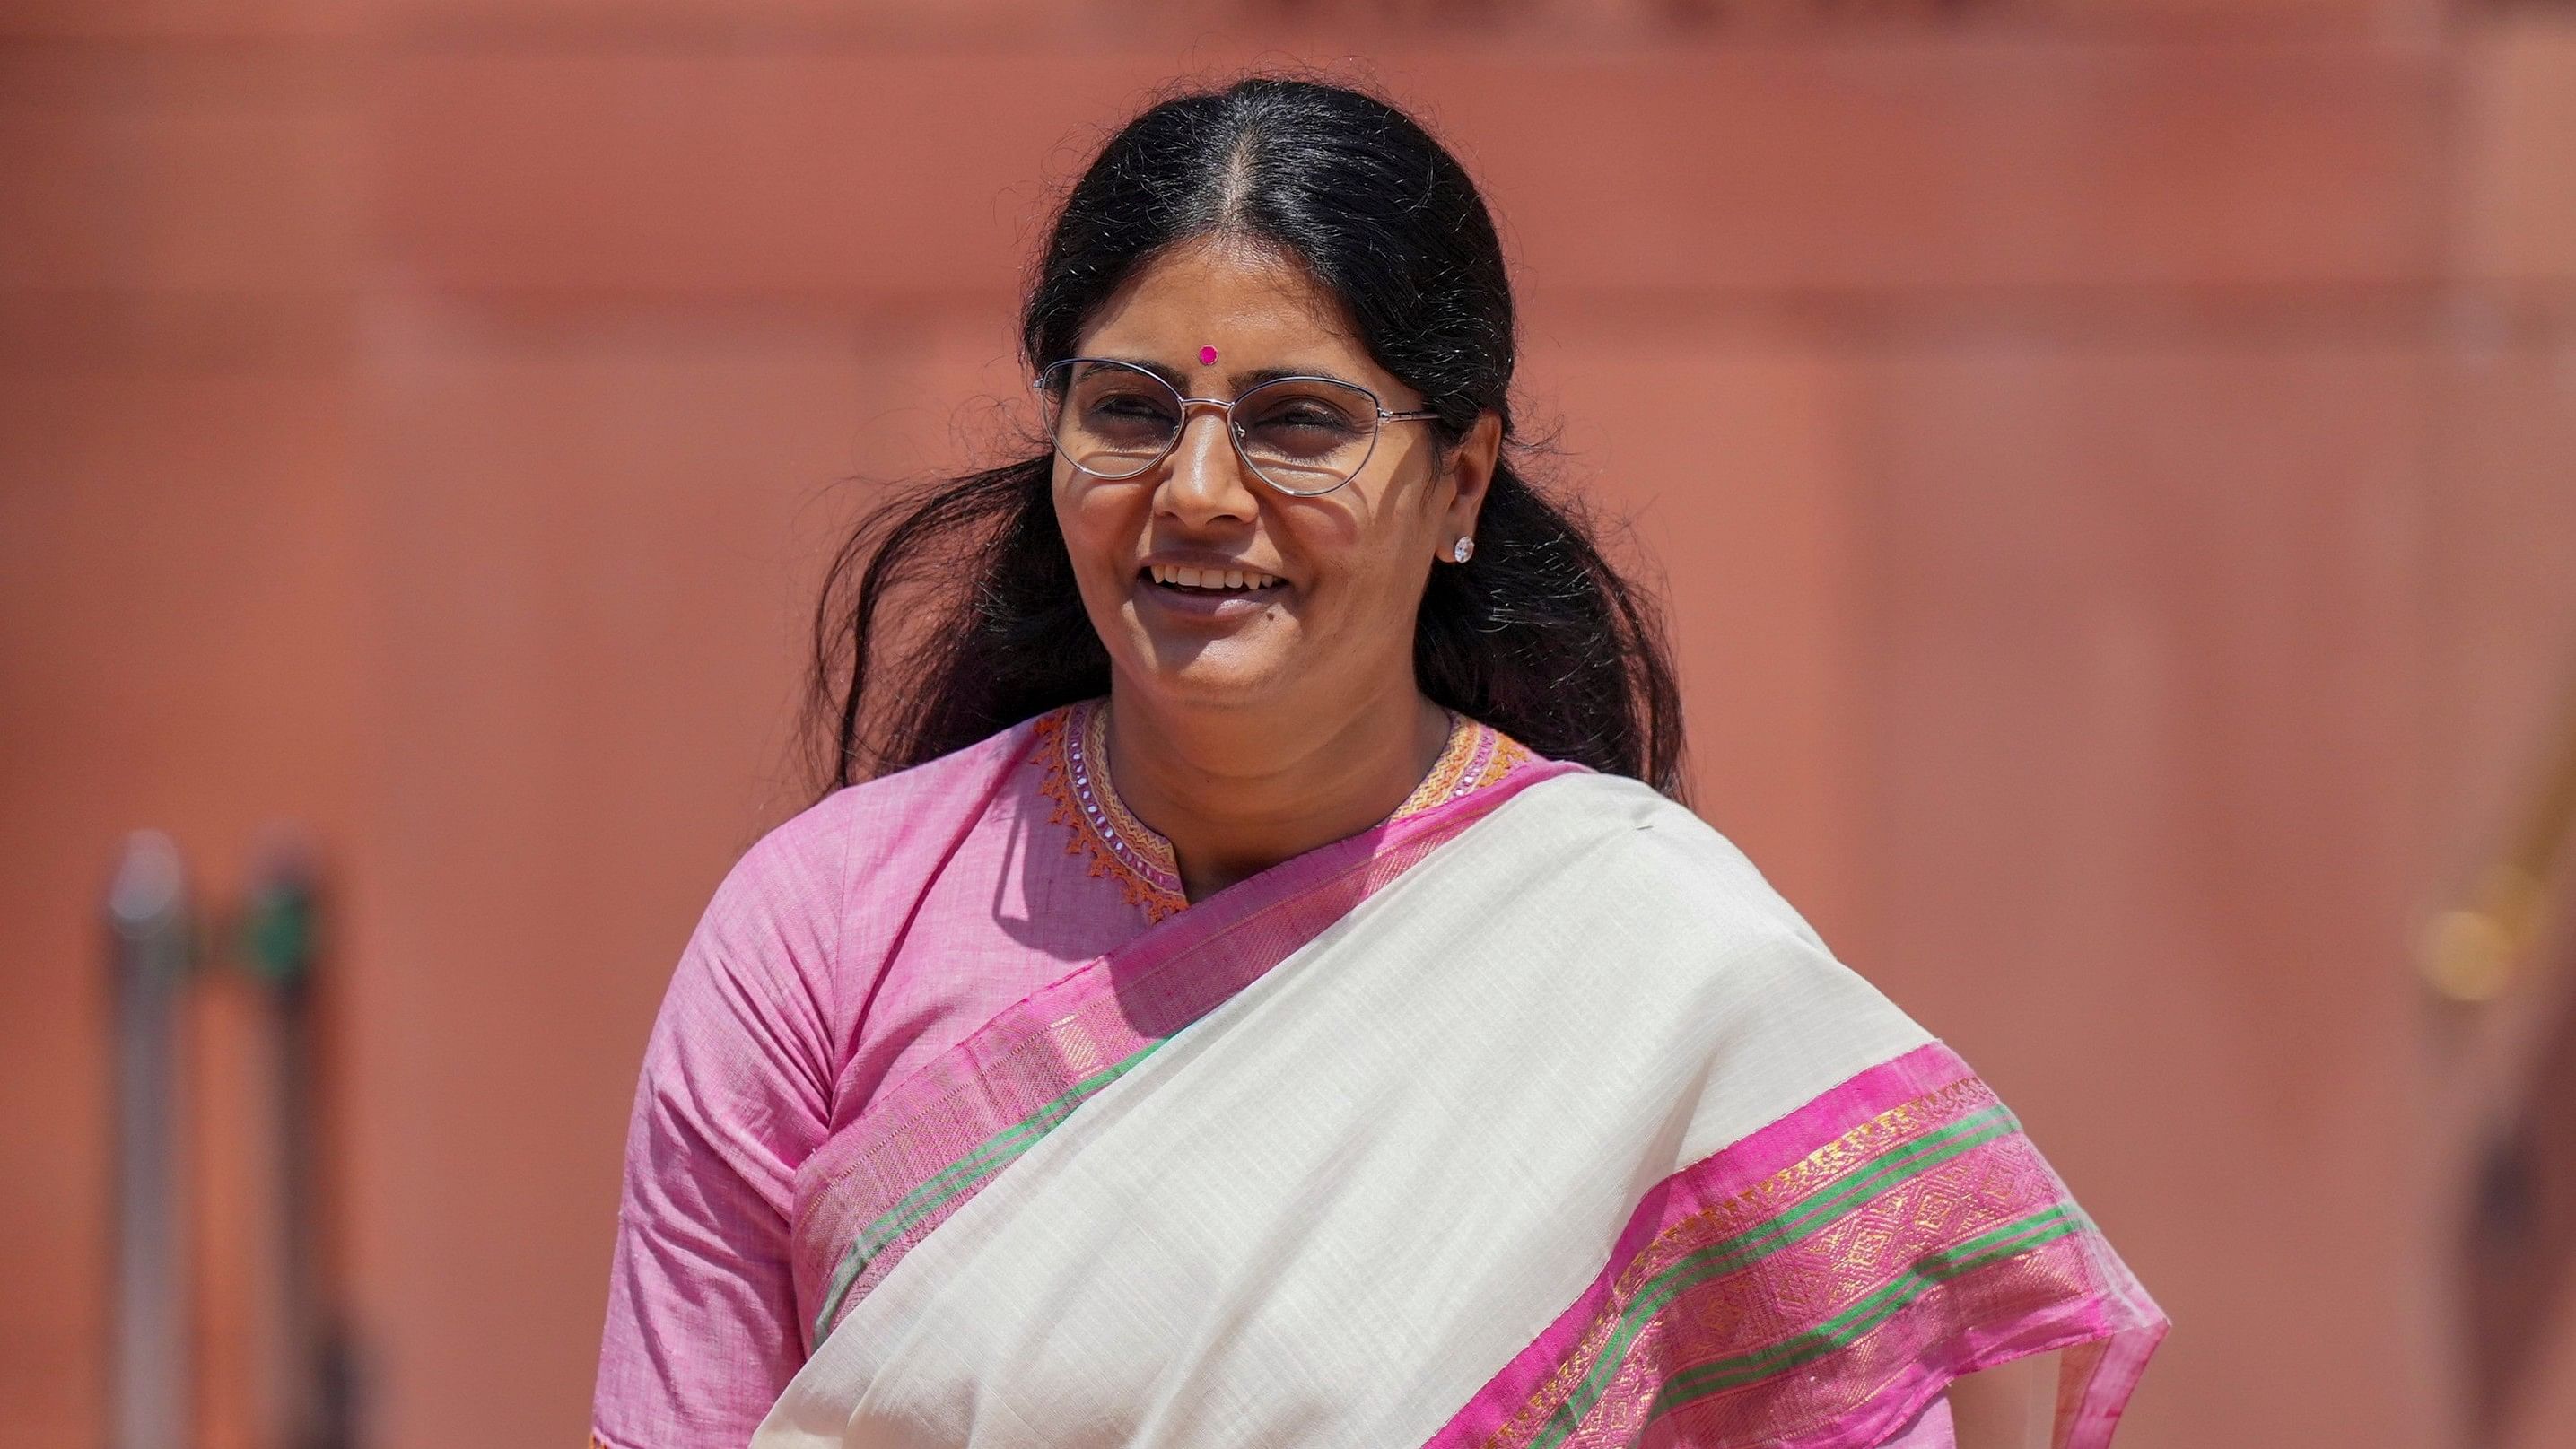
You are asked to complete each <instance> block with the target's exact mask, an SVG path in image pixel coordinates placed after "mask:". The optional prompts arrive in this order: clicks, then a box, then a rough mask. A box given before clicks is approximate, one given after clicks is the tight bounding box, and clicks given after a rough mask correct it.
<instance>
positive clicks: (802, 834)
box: [683, 716, 1048, 1015]
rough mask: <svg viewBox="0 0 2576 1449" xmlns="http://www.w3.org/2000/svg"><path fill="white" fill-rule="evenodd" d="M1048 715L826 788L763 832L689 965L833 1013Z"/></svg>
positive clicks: (1023, 756) (728, 884)
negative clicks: (875, 936)
mask: <svg viewBox="0 0 2576 1449" xmlns="http://www.w3.org/2000/svg"><path fill="white" fill-rule="evenodd" d="M1046 718H1048V716H1041V717H1040V718H1039V719H1037V720H1029V721H1024V722H1022V723H1020V724H1017V725H1014V726H1012V727H1011V728H1009V729H1006V730H1003V731H1001V732H1000V733H999V734H995V735H992V736H989V737H987V738H985V739H983V740H981V741H978V742H977V743H975V744H972V745H969V746H967V747H966V748H965V749H962V750H959V751H956V752H955V753H953V754H949V755H943V756H941V757H940V758H938V759H936V760H931V761H928V762H926V763H924V764H920V765H916V766H913V767H912V768H910V769H907V770H899V771H897V772H895V773H893V774H890V775H883V776H879V777H878V778H876V779H874V780H869V781H866V782H863V783H861V784H857V785H851V786H848V787H846V788H843V789H840V790H835V791H833V792H832V793H831V794H830V795H827V796H825V797H824V798H823V799H821V800H818V801H816V802H815V803H814V804H812V805H810V806H808V807H807V808H805V809H804V810H802V811H799V812H798V813H797V814H796V815H795V816H794V817H792V818H790V819H788V820H787V821H785V822H783V823H781V824H780V825H778V826H777V827H776V828H774V829H772V830H770V831H769V832H768V833H767V834H765V835H763V836H762V837H761V838H760V839H759V840H758V841H757V842H756V843H755V844H753V845H752V847H751V848H750V849H749V850H747V851H745V852H743V854H742V856H741V858H740V859H738V860H737V861H735V863H734V865H733V868H732V869H731V870H730V871H728V872H727V873H726V875H725V878H724V881H723V883H722V884H720V885H719V886H717V888H716V891H715V895H714V897H713V898H712V899H711V900H710V901H709V902H708V904H707V909H706V913H705V915H704V916H703V917H702V918H701V919H700V921H699V924H698V928H697V931H696V933H695V935H694V936H693V937H692V939H691V942H690V949H689V957H690V958H691V962H694V963H696V964H698V965H701V966H704V967H712V968H714V969H715V970H716V971H718V972H719V973H720V974H722V975H724V976H726V977H729V978H732V979H733V980H735V981H737V982H739V983H743V984H746V985H749V986H751V987H753V988H754V989H756V990H758V991H760V992H761V993H763V994H772V995H776V994H792V995H797V996H802V997H805V998H807V999H808V1000H809V1001H810V1002H811V1003H812V1004H814V1005H815V1006H817V1007H820V1008H822V1009H823V1014H825V1015H830V1014H831V1013H830V1010H829V1007H830V1002H831V999H832V998H833V997H834V996H835V995H836V994H838V992H837V989H836V988H837V987H838V986H839V985H840V982H839V978H840V977H841V976H843V975H844V974H845V973H846V971H847V970H848V969H849V967H850V965H851V958H852V955H853V953H854V952H858V953H864V947H865V939H866V937H867V935H868V934H869V931H868V928H869V925H870V923H871V921H872V919H873V918H874V917H876V916H879V915H890V916H893V917H897V918H899V917H900V916H901V915H903V914H904V913H906V912H908V911H909V909H910V906H911V903H912V901H913V900H914V899H916V898H917V897H918V895H919V894H920V892H921V890H922V889H924V888H926V886H927V884H928V882H929V880H930V879H931V878H932V877H933V876H935V875H936V874H937V871H938V869H939V866H940V864H941V862H943V861H944V860H946V859H947V858H948V856H949V855H950V854H951V852H952V850H953V847H954V845H955V843H956V841H957V840H958V839H960V838H962V837H963V836H964V834H965V833H966V832H967V831H968V830H970V829H972V828H973V827H974V825H975V823H976V821H977V820H979V819H980V818H982V816H983V814H984V812H985V810H986V809H987V808H988V807H989V806H990V804H991V803H992V801H993V798H994V797H995V795H996V794H998V793H999V792H1000V791H1002V790H1003V789H1004V788H1005V787H1006V786H1007V785H1008V783H1009V781H1010V779H1011V777H1012V775H1013V773H1014V772H1015V771H1016V770H1018V769H1019V768H1020V767H1021V766H1022V765H1024V764H1025V763H1026V762H1027V761H1028V759H1029V757H1030V755H1031V753H1032V750H1033V741H1034V738H1035V735H1036V732H1037V730H1038V728H1039V726H1040V724H1041V723H1042V721H1043V720H1044V719H1046ZM880 907H882V908H883V909H879V908H880ZM691 962H684V963H683V972H684V974H685V973H686V972H687V970H688V969H689V966H690V964H691Z"/></svg>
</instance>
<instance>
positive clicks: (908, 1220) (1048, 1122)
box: [813, 1041, 1163, 1344]
mask: <svg viewBox="0 0 2576 1449" xmlns="http://www.w3.org/2000/svg"><path fill="white" fill-rule="evenodd" d="M1162 1044H1163V1043H1162V1042H1160V1041H1153V1042H1147V1043H1146V1044H1145V1045H1144V1046H1142V1047H1139V1048H1137V1049H1136V1051H1135V1052H1134V1054H1132V1055H1130V1056H1129V1057H1127V1058H1126V1059H1125V1060H1124V1061H1121V1062H1119V1063H1118V1064H1117V1065H1115V1066H1111V1067H1107V1068H1104V1069H1102V1070H1100V1071H1097V1072H1094V1073H1092V1074H1091V1075H1090V1076H1087V1077H1085V1078H1083V1079H1082V1080H1081V1081H1078V1082H1076V1083H1074V1084H1073V1085H1072V1086H1070V1087H1068V1088H1066V1089H1065V1090H1064V1092H1063V1094H1062V1095H1060V1096H1058V1097H1056V1098H1055V1099H1054V1100H1053V1101H1051V1102H1048V1103H1047V1104H1046V1105H1045V1106H1042V1107H1040V1108H1038V1109H1037V1110H1036V1111H1035V1112H1032V1113H1030V1114H1029V1115H1028V1116H1027V1117H1024V1118H1022V1119H1021V1120H1020V1121H1018V1122H1016V1123H1014V1124H1012V1125H1011V1126H1009V1127H1005V1128H1003V1129H1002V1130H1001V1131H999V1132H996V1133H994V1134H993V1135H992V1136H990V1137H987V1138H985V1139H984V1140H983V1142H982V1143H980V1144H978V1145H977V1146H976V1148H975V1150H974V1151H972V1152H969V1153H967V1154H966V1155H965V1156H963V1157H961V1158H959V1159H957V1160H956V1161H955V1162H952V1163H950V1164H948V1165H947V1166H946V1167H943V1168H941V1169H940V1170H939V1171H937V1172H934V1173H932V1174H931V1175H930V1176H929V1177H927V1178H924V1179H922V1181H921V1184H920V1185H919V1186H917V1187H915V1188H914V1189H913V1190H912V1191H910V1192H907V1193H905V1194H904V1195H903V1196H902V1197H901V1198H899V1199H897V1200H896V1202H895V1205H894V1206H893V1207H890V1208H888V1209H886V1210H885V1212H884V1213H882V1214H880V1215H879V1216H878V1217H877V1219H876V1221H874V1222H872V1223H869V1224H868V1225H867V1227H866V1228H864V1229H862V1230H861V1231H860V1233H859V1235H858V1237H857V1238H856V1239H855V1240H854V1241H852V1242H851V1244H850V1250H849V1251H848V1252H847V1253H845V1254H843V1255H842V1257H841V1262H840V1266H839V1267H837V1268H835V1269H833V1270H832V1283H831V1286H830V1287H829V1288H828V1289H826V1290H825V1292H824V1295H823V1307H822V1311H821V1312H819V1313H817V1314H815V1315H814V1338H813V1341H814V1342H815V1343H818V1344H819V1343H821V1342H822V1341H823V1338H824V1336H825V1335H826V1334H827V1333H829V1332H830V1330H831V1325H832V1315H833V1314H834V1313H835V1312H837V1311H838V1310H839V1309H840V1306H841V1300H842V1299H843V1298H845V1297H847V1296H848V1295H849V1291H850V1288H851V1285H853V1284H855V1283H857V1282H858V1281H859V1275H860V1274H862V1273H864V1272H866V1271H867V1270H868V1264H869V1263H870V1262H872V1261H874V1260H875V1258H876V1256H877V1255H878V1254H879V1253H882V1252H884V1251H885V1250H886V1249H887V1248H888V1247H890V1246H892V1245H893V1243H894V1242H895V1240H896V1239H898V1238H900V1237H902V1236H903V1235H904V1234H905V1233H908V1232H910V1231H911V1230H912V1229H913V1228H914V1227H915V1226H916V1225H918V1224H919V1223H920V1222H921V1220H922V1219H924V1218H926V1217H929V1216H930V1215H931V1214H932V1213H935V1212H937V1211H938V1210H939V1209H940V1208H941V1207H942V1206H944V1205H946V1204H947V1203H948V1202H949V1201H950V1200H952V1199H954V1198H956V1197H957V1196H959V1195H960V1194H962V1193H964V1192H966V1191H967V1190H968V1189H970V1188H972V1187H974V1186H975V1185H976V1184H977V1183H980V1182H982V1181H983V1180H985V1179H986V1178H989V1177H991V1176H992V1175H993V1174H995V1173H997V1172H999V1171H1001V1170H1002V1169H1003V1168H1004V1167H1006V1166H1008V1165H1010V1163H1011V1162H1013V1161H1014V1160H1016V1159H1017V1158H1018V1157H1019V1156H1020V1154H1021V1153H1024V1152H1026V1151H1028V1150H1029V1149H1030V1148H1031V1147H1034V1146H1036V1145H1037V1143H1038V1141H1039V1139H1041V1138H1043V1137H1045V1136H1046V1135H1047V1134H1048V1133H1050V1132H1052V1131H1054V1130H1055V1129H1056V1128H1057V1127H1059V1126H1061V1125H1063V1123H1064V1119H1066V1118H1067V1117H1070V1116H1072V1115H1073V1109H1074V1108H1076V1107H1079V1106H1081V1105H1082V1104H1083V1103H1085V1102H1087V1101H1089V1100H1091V1098H1093V1097H1094V1096H1096V1095H1098V1094H1099V1092H1100V1090H1101V1089H1102V1088H1104V1087H1106V1086H1108V1085H1109V1084H1110V1083H1111V1082H1114V1081H1117V1080H1118V1079H1119V1078H1120V1077H1123V1076H1125V1075H1127V1073H1128V1072H1129V1071H1130V1070H1132V1069H1133V1068H1134V1067H1135V1065H1136V1064H1137V1063H1138V1062H1141V1061H1143V1060H1144V1059H1145V1058H1146V1057H1148V1056H1150V1055H1152V1054H1153V1051H1154V1048H1156V1047H1158V1046H1161V1045H1162Z"/></svg>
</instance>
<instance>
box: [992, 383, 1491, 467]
mask: <svg viewBox="0 0 2576 1449" xmlns="http://www.w3.org/2000/svg"><path fill="white" fill-rule="evenodd" d="M1082 363H1089V364H1091V365H1092V366H1094V367H1115V368H1118V369H1120V370H1122V371H1125V372H1132V373H1135V374H1136V375H1137V376H1139V377H1144V378H1150V379H1152V380H1153V382H1154V384H1155V385H1156V386H1158V387H1160V388H1162V389H1163V390H1164V391H1165V392H1168V393H1170V394H1171V395H1172V399H1173V401H1174V402H1176V403H1177V404H1179V406H1180V412H1181V420H1180V423H1179V425H1178V426H1176V427H1174V428H1173V429H1172V436H1171V439H1170V441H1168V442H1166V443H1164V444H1163V450H1162V451H1161V452H1159V453H1156V454H1155V455H1154V456H1153V457H1151V458H1148V459H1146V460H1145V461H1144V462H1143V463H1140V464H1138V465H1137V466H1136V467H1134V468H1131V469H1129V470H1128V471H1126V472H1124V473H1103V472H1101V471H1100V470H1099V469H1097V468H1092V467H1087V466H1085V465H1084V464H1083V463H1082V462H1081V461H1080V460H1079V459H1077V458H1075V457H1074V456H1073V455H1072V454H1071V453H1068V452H1066V451H1065V450H1064V438H1063V428H1062V425H1061V422H1060V420H1059V421H1058V424H1057V426H1054V427H1050V428H1049V429H1048V430H1047V444H1048V446H1050V447H1052V448H1053V449H1055V455H1056V456H1057V457H1059V458H1062V459H1063V460H1064V461H1065V462H1066V463H1068V464H1070V465H1071V466H1072V467H1073V468H1074V470H1075V471H1077V472H1081V473H1088V474H1090V475H1091V476H1092V477H1094V478H1098V479H1101V480H1103V481H1104V482H1110V483H1117V482H1123V481H1124V480H1126V479H1129V478H1135V477H1140V476H1142V475H1144V474H1146V473H1150V472H1152V471H1153V470H1154V469H1156V468H1159V467H1161V466H1162V464H1163V460H1164V459H1166V458H1169V457H1171V456H1172V450H1173V449H1174V448H1177V447H1179V446H1180V445H1181V435H1182V434H1184V433H1186V432H1188V431H1189V430H1190V409H1192V408H1214V409H1216V410H1217V412H1218V414H1219V415H1221V416H1222V417H1223V418H1224V419H1225V435H1226V437H1227V439H1228V440H1230V441H1231V442H1232V443H1233V444H1234V456H1235V457H1236V458H1237V459H1239V460H1241V461H1242V463H1243V466H1244V467H1245V468H1246V469H1248V470H1249V471H1250V472H1251V474H1252V476H1253V477H1255V478H1258V479H1260V480H1261V481H1262V483H1263V485H1264V486H1266V487H1268V488H1270V489H1271V490H1272V491H1274V492H1277V493H1280V494H1283V495H1285V496H1287V497H1290V498H1322V497H1325V496H1326V495H1328V494H1332V493H1337V492H1340V491H1341V490H1342V489H1344V488H1347V487H1349V486H1350V484H1351V480H1352V479H1354V478H1357V477H1359V476H1360V474H1362V473H1364V472H1366V471H1367V470H1368V465H1369V460H1370V459H1371V458H1374V457H1376V456H1377V440H1378V439H1379V438H1380V437H1382V436H1384V435H1385V432H1386V425H1387V424H1389V423H1429V422H1438V421H1439V420H1440V414H1438V413H1436V412H1431V411H1427V410H1425V411H1415V412H1397V411H1395V410H1393V409H1391V408H1389V407H1388V406H1387V405H1386V399H1384V398H1382V397H1379V396H1378V395H1377V392H1376V390H1375V389H1373V388H1370V387H1367V386H1365V385H1363V384H1360V383H1356V382H1353V381H1351V380H1350V379H1349V378H1346V377H1326V376H1324V375H1322V374H1321V373H1295V374H1291V375H1289V376H1286V377H1271V378H1264V379H1262V380H1261V381H1260V382H1258V383H1255V384H1254V385H1253V386H1251V387H1248V388H1246V389H1244V391H1243V397H1237V398H1234V399H1232V400H1230V401H1229V400H1228V399H1225V398H1221V397H1191V396H1189V395H1188V394H1186V393H1184V392H1182V391H1181V390H1180V389H1179V388H1177V387H1174V386H1172V384H1171V382H1170V380H1169V379H1167V378H1165V377H1163V376H1162V374H1160V373H1156V372H1151V371H1148V370H1147V369H1145V368H1142V367H1138V366H1137V365H1136V364H1134V363H1132V362H1120V361H1118V360H1117V359H1115V358H1109V357H1066V358H1060V359H1058V360H1056V361H1054V362H1050V363H1048V364H1047V365H1046V369H1045V370H1044V371H1042V372H1040V373H1039V374H1038V375H1037V376H1035V377H1033V378H1030V379H1029V386H1030V387H1031V388H1032V389H1034V390H1035V391H1036V392H1037V393H1038V395H1039V396H1040V397H1041V398H1044V397H1048V396H1050V395H1051V389H1049V388H1048V386H1047V379H1048V378H1050V377H1053V376H1055V375H1056V374H1058V373H1063V374H1064V375H1065V376H1066V377H1068V378H1070V377H1071V376H1072V372H1071V369H1072V368H1074V367H1075V366H1077V365H1079V364H1082ZM1284 382H1321V383H1329V384H1331V385H1332V386H1334V387H1346V388H1349V389H1350V390H1351V391H1353V392H1356V393H1358V394H1359V395H1360V396H1362V397H1364V398H1367V399H1368V400H1369V405H1370V406H1371V407H1373V408H1375V409H1376V410H1377V426H1376V427H1374V428H1372V429H1370V430H1369V441H1368V451H1367V452H1365V453H1362V454H1361V455H1360V460H1359V462H1357V463H1355V464H1353V465H1352V466H1351V471H1350V472H1349V473H1348V474H1347V475H1345V476H1344V477H1343V479H1342V481H1340V482H1339V483H1336V484H1334V485H1333V486H1332V487H1330V488H1317V489H1315V490H1313V491H1312V492H1300V491H1299V490H1297V489H1294V488H1291V487H1289V486H1287V485H1286V484H1284V483H1282V482H1280V481H1279V480H1278V479H1276V478H1273V477H1271V476H1270V475H1269V474H1267V473H1264V472H1262V471H1261V465H1260V464H1259V463H1256V462H1254V461H1253V460H1252V454H1250V453H1249V452H1246V451H1245V450H1244V446H1243V428H1242V427H1241V425H1239V424H1237V423H1236V422H1235V420H1234V409H1235V404H1237V403H1240V402H1242V401H1243V398H1244V397H1250V396H1251V395H1252V394H1254V393H1257V392H1259V391H1261V390H1262V389H1263V388H1265V387H1275V386H1277V385H1279V384H1280V383H1284ZM1058 406H1061V403H1060V402H1059V403H1058Z"/></svg>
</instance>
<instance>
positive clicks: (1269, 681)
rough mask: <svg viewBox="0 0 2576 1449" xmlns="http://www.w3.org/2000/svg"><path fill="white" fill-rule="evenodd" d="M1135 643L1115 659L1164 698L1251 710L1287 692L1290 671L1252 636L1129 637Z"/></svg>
mask: <svg viewBox="0 0 2576 1449" xmlns="http://www.w3.org/2000/svg"><path fill="white" fill-rule="evenodd" d="M1131 637H1133V638H1134V642H1135V644H1136V645H1138V646H1139V647H1137V648H1136V649H1134V650H1132V651H1122V652H1126V653H1128V655H1129V657H1128V658H1126V659H1124V660H1121V661H1120V662H1121V663H1122V664H1123V665H1124V666H1125V667H1126V669H1125V672H1126V673H1127V674H1128V676H1129V678H1130V679H1131V680H1132V681H1133V682H1134V683H1136V684H1139V685H1142V686H1143V687H1144V688H1146V689H1148V690H1151V691H1152V692H1153V693H1154V694H1155V695H1157V696H1159V697H1160V698H1161V699H1162V700H1163V701H1164V702H1166V703H1169V704H1175V705H1180V706H1183V707H1186V708H1194V709H1256V708H1260V707H1262V706H1265V705H1270V704H1275V703H1277V702H1278V701H1279V700H1280V699H1281V698H1283V697H1284V696H1285V695H1286V694H1288V693H1289V690H1288V687H1287V686H1288V684H1289V681H1290V679H1291V678H1292V676H1293V674H1294V671H1293V670H1291V669H1289V668H1288V667H1287V663H1288V661H1286V660H1284V659H1282V658H1280V657H1279V651H1278V650H1277V649H1275V648H1265V647H1262V646H1261V644H1259V643H1256V642H1255V641H1252V640H1239V639H1202V640H1173V639H1155V638H1152V637H1150V636H1143V635H1142V633H1141V631H1139V636H1131Z"/></svg>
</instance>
